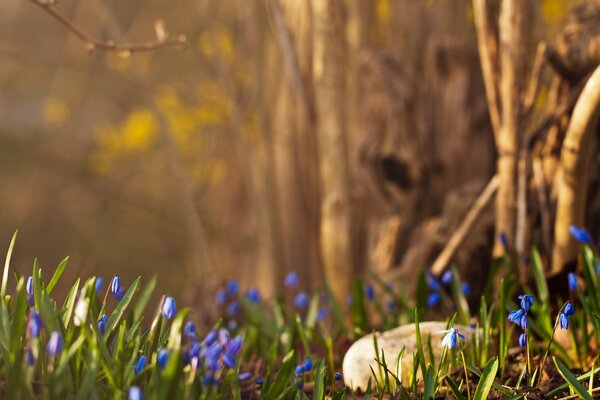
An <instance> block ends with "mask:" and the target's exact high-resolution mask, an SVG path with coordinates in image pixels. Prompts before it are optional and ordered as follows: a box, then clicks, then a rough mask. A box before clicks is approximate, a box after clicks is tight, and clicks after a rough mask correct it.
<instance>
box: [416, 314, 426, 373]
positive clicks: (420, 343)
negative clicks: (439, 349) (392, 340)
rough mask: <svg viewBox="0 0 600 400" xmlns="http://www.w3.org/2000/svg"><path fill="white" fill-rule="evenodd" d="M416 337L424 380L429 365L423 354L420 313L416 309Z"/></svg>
mask: <svg viewBox="0 0 600 400" xmlns="http://www.w3.org/2000/svg"><path fill="white" fill-rule="evenodd" d="M415 336H416V341H417V357H418V359H419V364H420V365H421V373H422V374H423V375H422V376H423V379H425V374H426V373H427V365H426V364H425V353H424V352H423V341H422V340H421V329H420V328H419V312H418V311H417V309H416V308H415Z"/></svg>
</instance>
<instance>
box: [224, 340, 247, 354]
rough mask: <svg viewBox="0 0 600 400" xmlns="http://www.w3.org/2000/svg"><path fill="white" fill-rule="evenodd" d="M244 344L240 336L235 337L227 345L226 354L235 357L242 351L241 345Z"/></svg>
mask: <svg viewBox="0 0 600 400" xmlns="http://www.w3.org/2000/svg"><path fill="white" fill-rule="evenodd" d="M243 343H244V339H243V338H242V336H240V335H237V336H236V337H234V338H233V339H231V341H230V342H229V343H227V352H228V353H231V354H233V355H237V354H238V353H239V352H240V350H241V349H242V344H243Z"/></svg>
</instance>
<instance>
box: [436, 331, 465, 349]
mask: <svg viewBox="0 0 600 400" xmlns="http://www.w3.org/2000/svg"><path fill="white" fill-rule="evenodd" d="M440 333H445V334H446V335H445V336H444V338H443V339H442V347H448V348H449V349H453V348H455V347H456V345H457V344H458V342H459V341H460V340H463V341H464V340H465V336H464V335H463V334H461V333H459V332H458V331H457V330H456V329H455V328H450V329H448V330H443V331H440Z"/></svg>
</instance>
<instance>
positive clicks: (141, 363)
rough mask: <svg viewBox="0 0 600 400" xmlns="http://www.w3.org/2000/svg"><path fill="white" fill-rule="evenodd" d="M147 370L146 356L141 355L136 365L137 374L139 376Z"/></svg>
mask: <svg viewBox="0 0 600 400" xmlns="http://www.w3.org/2000/svg"><path fill="white" fill-rule="evenodd" d="M144 368H146V356H145V355H143V354H142V355H141V356H139V357H138V359H137V362H136V363H135V373H136V374H139V373H140V372H142V371H143V370H144Z"/></svg>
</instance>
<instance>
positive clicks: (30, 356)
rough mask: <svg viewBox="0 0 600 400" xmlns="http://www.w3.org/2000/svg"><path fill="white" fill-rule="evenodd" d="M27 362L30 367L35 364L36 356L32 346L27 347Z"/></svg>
mask: <svg viewBox="0 0 600 400" xmlns="http://www.w3.org/2000/svg"><path fill="white" fill-rule="evenodd" d="M25 362H26V363H27V365H29V366H30V367H33V366H34V365H35V356H34V355H33V351H32V350H31V347H27V348H26V349H25Z"/></svg>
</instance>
